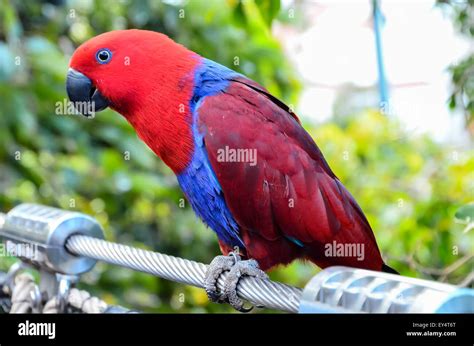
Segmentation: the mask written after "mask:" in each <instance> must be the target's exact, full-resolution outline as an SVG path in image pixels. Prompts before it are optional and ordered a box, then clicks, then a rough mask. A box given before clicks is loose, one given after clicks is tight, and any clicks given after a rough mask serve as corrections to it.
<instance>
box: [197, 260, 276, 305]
mask: <svg viewBox="0 0 474 346" xmlns="http://www.w3.org/2000/svg"><path fill="white" fill-rule="evenodd" d="M225 271H229V274H228V275H227V277H226V281H225V283H224V290H223V291H222V292H218V290H217V280H218V279H219V276H220V275H221V274H222V273H223V272H225ZM243 275H247V276H252V277H256V278H259V279H264V280H266V279H268V276H267V274H265V272H264V271H262V270H261V269H260V268H259V267H258V263H257V261H255V260H254V259H250V260H246V261H242V260H241V258H240V256H239V255H237V254H236V253H233V252H231V253H230V254H229V256H217V257H215V258H214V259H213V260H212V262H211V264H210V265H209V269H208V270H207V273H206V277H205V280H204V284H205V289H206V293H207V296H208V297H209V299H210V300H211V301H213V302H217V303H224V302H227V303H229V304H230V305H231V306H232V307H233V308H234V309H236V310H238V311H240V312H249V311H251V310H252V309H253V306H252V307H250V308H245V307H244V302H243V301H242V299H240V298H239V297H238V296H237V284H238V283H239V279H240V277H241V276H243Z"/></svg>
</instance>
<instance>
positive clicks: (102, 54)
mask: <svg viewBox="0 0 474 346" xmlns="http://www.w3.org/2000/svg"><path fill="white" fill-rule="evenodd" d="M95 58H96V59H97V62H98V63H99V64H107V63H108V62H109V61H110V59H112V52H111V51H110V50H108V49H107V48H103V49H100V50H99V51H98V52H97V54H96V56H95Z"/></svg>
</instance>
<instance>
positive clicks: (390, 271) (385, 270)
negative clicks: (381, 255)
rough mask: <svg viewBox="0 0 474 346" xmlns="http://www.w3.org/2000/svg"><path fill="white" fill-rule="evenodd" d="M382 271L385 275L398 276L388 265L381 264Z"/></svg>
mask: <svg viewBox="0 0 474 346" xmlns="http://www.w3.org/2000/svg"><path fill="white" fill-rule="evenodd" d="M382 271H383V272H385V273H390V274H397V275H400V273H399V272H397V271H396V270H395V269H393V268H391V267H389V266H388V265H386V264H385V263H384V264H382Z"/></svg>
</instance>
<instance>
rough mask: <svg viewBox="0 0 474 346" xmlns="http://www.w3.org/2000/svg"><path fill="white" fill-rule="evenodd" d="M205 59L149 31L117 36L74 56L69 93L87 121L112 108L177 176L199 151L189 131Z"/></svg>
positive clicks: (91, 43)
mask: <svg viewBox="0 0 474 346" xmlns="http://www.w3.org/2000/svg"><path fill="white" fill-rule="evenodd" d="M201 63H202V58H201V57H200V56H199V55H197V54H196V53H194V52H192V51H190V50H188V49H187V48H185V47H183V46H182V45H180V44H177V43H175V42H174V41H173V40H171V39H170V38H168V37H167V36H166V35H163V34H160V33H157V32H153V31H146V30H119V31H111V32H107V33H104V34H101V35H99V36H96V37H93V38H92V39H90V40H89V41H87V42H85V43H83V44H82V45H81V46H80V47H79V48H77V50H76V51H75V52H74V54H73V56H72V58H71V62H70V65H69V71H68V73H67V81H66V88H67V93H68V96H69V99H70V100H71V101H72V102H73V103H74V106H75V108H76V110H77V111H79V112H80V113H82V114H83V115H85V116H88V117H90V116H93V115H94V114H95V112H98V111H101V110H103V109H105V108H106V107H110V108H112V109H113V110H115V111H117V112H118V113H120V114H122V115H123V116H124V117H125V118H126V119H127V120H128V121H129V122H130V123H131V124H132V126H133V127H134V128H135V131H136V132H137V134H138V136H139V137H140V138H141V139H142V140H144V141H145V142H146V143H147V144H148V146H149V147H150V148H151V149H152V150H153V151H154V152H155V153H156V154H157V155H158V156H160V157H161V158H162V159H163V161H164V162H165V163H166V164H167V165H168V166H170V167H171V168H172V169H173V170H174V171H175V172H178V171H181V170H182V169H183V168H184V167H185V165H186V164H187V162H188V160H189V158H190V156H191V152H192V149H193V141H192V133H191V129H190V126H189V123H190V121H189V119H190V114H191V113H190V108H189V102H190V100H191V99H192V95H193V88H194V76H195V71H196V69H197V66H199V64H201Z"/></svg>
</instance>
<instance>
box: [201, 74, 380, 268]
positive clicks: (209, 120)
mask: <svg viewBox="0 0 474 346" xmlns="http://www.w3.org/2000/svg"><path fill="white" fill-rule="evenodd" d="M197 112H198V130H199V132H200V133H201V134H202V135H203V138H204V145H205V147H206V151H207V154H208V158H209V161H210V163H211V166H212V168H213V170H214V172H215V174H216V177H217V179H218V181H219V183H220V185H221V187H222V191H223V194H224V198H225V201H226V204H227V206H228V207H229V209H230V211H231V213H232V215H233V216H234V218H235V219H236V221H237V222H238V224H239V225H240V226H241V227H242V228H244V229H246V230H248V231H249V232H253V233H257V234H259V235H260V236H261V237H264V238H265V239H266V240H268V241H275V240H278V239H279V238H285V239H286V240H288V241H291V242H294V243H296V244H298V245H299V246H301V247H305V248H307V250H308V249H309V250H308V251H307V252H308V253H309V256H311V248H313V249H314V250H315V251H318V252H320V250H321V245H322V244H327V243H331V242H332V241H334V240H336V241H337V242H340V243H363V244H365V246H366V249H365V252H366V253H369V254H370V253H373V256H378V257H380V254H379V251H378V248H377V245H376V242H375V237H374V235H373V233H372V230H371V228H370V226H369V223H368V222H367V219H366V218H365V216H364V214H363V213H362V211H361V209H360V208H359V206H358V205H357V203H356V201H355V200H354V198H353V197H352V196H351V195H350V193H349V192H348V191H347V190H346V189H345V187H344V186H343V185H342V183H341V182H340V181H339V180H338V179H337V177H336V176H335V175H334V174H333V172H332V171H331V169H330V168H329V166H328V164H327V163H326V161H325V159H324V157H323V155H322V153H321V151H320V150H319V148H318V147H317V145H316V144H315V142H314V141H313V139H312V138H311V136H310V135H309V134H308V133H307V132H306V131H305V130H304V129H303V127H302V126H301V125H300V123H299V120H298V118H297V117H296V115H294V114H293V113H292V112H291V111H290V110H289V109H288V107H287V106H285V105H284V104H283V103H282V102H281V101H279V100H277V99H276V98H274V97H273V96H271V95H270V94H268V93H267V92H266V91H265V90H264V89H263V88H262V87H260V86H259V85H258V84H256V83H254V82H252V81H249V80H247V79H241V80H234V81H232V82H230V84H229V86H228V87H227V88H226V89H225V91H223V92H221V93H218V94H216V95H214V96H207V97H205V98H204V99H203V100H202V102H201V104H200V105H199V107H198V109H197ZM367 247H369V248H367ZM316 249H317V250H316ZM377 265H378V264H377ZM380 265H381V262H380ZM377 269H380V268H377Z"/></svg>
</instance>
